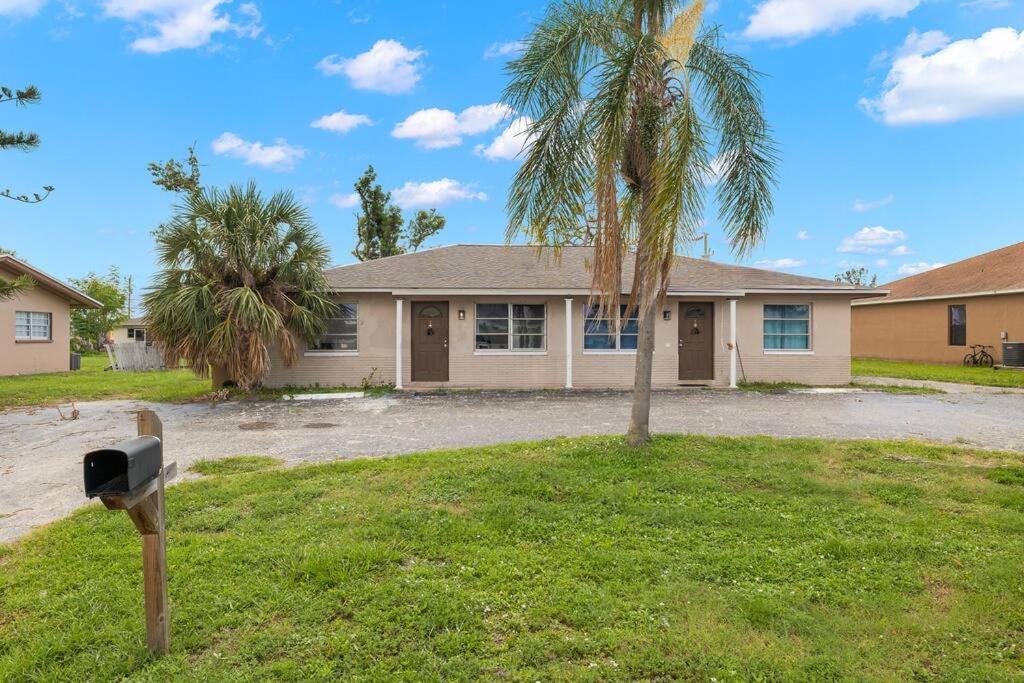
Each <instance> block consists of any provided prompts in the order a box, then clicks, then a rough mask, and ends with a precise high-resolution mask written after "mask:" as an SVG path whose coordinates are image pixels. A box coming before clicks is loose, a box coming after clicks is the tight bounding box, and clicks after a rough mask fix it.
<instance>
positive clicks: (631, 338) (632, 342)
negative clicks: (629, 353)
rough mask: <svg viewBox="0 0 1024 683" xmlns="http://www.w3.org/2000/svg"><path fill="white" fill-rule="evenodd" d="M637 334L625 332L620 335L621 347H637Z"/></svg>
mask: <svg viewBox="0 0 1024 683" xmlns="http://www.w3.org/2000/svg"><path fill="white" fill-rule="evenodd" d="M636 340H637V335H635V334H624V335H622V336H621V337H620V344H619V348H620V349H634V350H635V349H636Z"/></svg>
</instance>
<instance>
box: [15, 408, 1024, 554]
mask: <svg viewBox="0 0 1024 683" xmlns="http://www.w3.org/2000/svg"><path fill="white" fill-rule="evenodd" d="M653 404H654V405H653V409H652V415H651V426H652V429H653V430H654V431H657V432H683V433H694V434H709V435H751V434H766V435H770V436H779V437H791V436H811V437H833V438H913V439H923V440H931V441H942V442H956V443H965V444H971V445H977V446H981V447H985V448H994V449H1007V450H1017V451H1024V396H1020V395H1010V394H1006V395H1003V394H962V395H953V394H950V395H936V396H916V395H893V394H884V393H876V392H863V393H839V394H803V393H791V394H782V395H775V394H756V393H748V392H743V391H738V392H729V391H708V390H693V391H679V392H670V393H658V394H657V395H656V396H655V397H654V401H653ZM79 408H80V410H81V418H80V419H78V420H74V421H70V420H68V421H62V420H61V419H60V416H59V415H58V414H57V411H56V410H55V409H52V408H39V409H33V410H15V411H8V412H5V413H0V542H2V541H10V540H13V539H16V538H18V537H19V536H21V535H23V534H24V533H26V532H27V531H29V530H30V529H32V528H34V527H36V526H39V525H41V524H45V523H47V522H50V521H52V520H54V519H58V518H60V517H62V516H64V515H66V514H67V513H69V512H71V511H72V510H74V509H75V508H77V507H79V506H81V505H83V504H84V503H85V502H86V501H85V497H84V493H83V491H82V467H81V461H82V455H83V454H84V453H85V452H86V451H88V450H91V449H93V448H98V447H101V446H105V445H110V444H112V443H115V442H117V441H119V440H121V439H125V438H128V437H131V436H134V429H135V420H134V415H133V414H132V413H133V411H136V410H139V409H143V408H151V409H153V410H156V411H157V413H158V414H159V415H160V417H161V419H162V420H163V422H164V438H165V447H166V457H167V459H168V460H177V461H178V464H179V468H180V471H183V472H184V471H185V470H186V469H187V468H188V466H189V465H190V464H191V463H192V462H194V461H195V460H198V459H202V458H222V457H227V456H232V455H272V456H275V457H278V458H281V459H283V460H285V461H286V462H288V463H299V462H318V461H326V460H338V459H348V458H357V457H364V456H379V455H388V454H395V453H407V452H410V451H420V450H427V449H436V448H455V447H461V446H475V445H485V444H495V443H502V442H509V441H527V440H532V439H543V438H549V437H554V436H579V435H590V434H620V433H622V432H623V431H624V429H625V427H626V422H627V418H628V413H629V395H628V394H624V393H618V392H607V393H585V392H576V393H560V392H537V393H476V392H472V393H453V394H450V395H426V396H415V395H395V396H388V397H384V398H364V399H352V400H345V401H297V402H284V401H281V402H265V403H263V402H229V403H222V404H213V405H211V404H205V403H200V404H186V405H169V404H146V403H141V402H136V401H96V402H91V403H82V404H79ZM186 476H188V475H186Z"/></svg>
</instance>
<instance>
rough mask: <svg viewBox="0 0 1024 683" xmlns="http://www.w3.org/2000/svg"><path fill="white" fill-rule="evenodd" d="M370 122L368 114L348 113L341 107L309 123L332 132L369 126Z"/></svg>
mask: <svg viewBox="0 0 1024 683" xmlns="http://www.w3.org/2000/svg"><path fill="white" fill-rule="evenodd" d="M371 124H373V121H371V120H370V117H369V116H364V115H362V114H349V113H348V112H346V111H345V110H344V109H341V110H338V111H336V112H334V113H333V114H325V115H324V116H321V117H320V118H318V119H317V120H316V121H314V122H313V123H311V124H309V125H311V126H313V127H314V128H320V129H321V130H329V131H331V132H333V133H347V132H349V131H350V130H352V129H353V128H358V127H359V126H369V125H371Z"/></svg>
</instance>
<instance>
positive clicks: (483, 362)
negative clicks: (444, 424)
mask: <svg viewBox="0 0 1024 683" xmlns="http://www.w3.org/2000/svg"><path fill="white" fill-rule="evenodd" d="M592 256H593V249H592V248H590V247H566V248H564V249H563V250H562V251H561V253H560V254H558V255H557V256H556V254H555V253H554V251H553V250H552V249H551V248H538V247H532V246H494V245H455V246H448V247H440V248H437V249H429V250H425V251H420V252H417V253H410V254H404V255H401V256H392V257H388V258H383V259H379V260H376V261H367V262H364V263H356V264H352V265H347V266H340V267H337V268H333V269H330V270H328V271H327V272H326V277H327V281H328V284H329V286H330V287H331V289H332V291H333V293H334V296H335V297H336V301H337V302H338V303H339V304H340V313H339V315H338V317H337V318H336V319H334V320H331V321H330V323H329V326H328V330H327V333H326V334H325V335H324V336H323V337H322V338H321V339H320V340H319V342H318V343H316V344H314V345H313V346H311V347H310V348H307V349H306V350H305V351H304V352H303V353H302V354H300V358H299V359H298V362H297V363H295V364H293V365H292V366H291V367H284V365H283V364H282V363H281V359H280V356H279V354H277V353H276V351H272V370H271V372H270V375H269V378H268V380H267V383H268V384H269V385H271V386H288V385H293V386H303V385H320V386H354V385H359V384H360V383H361V382H362V381H363V380H364V379H365V380H367V381H371V382H382V383H384V382H386V383H393V384H395V385H396V386H397V387H399V388H408V389H415V388H420V387H478V388H522V389H535V388H545V387H547V388H561V387H565V388H572V387H579V388H628V387H631V386H632V384H633V373H634V367H635V355H636V351H635V349H636V346H637V321H636V319H635V318H632V317H630V315H629V313H628V312H627V311H626V306H625V304H626V302H627V300H628V292H629V289H630V281H629V274H631V273H632V270H633V265H632V257H631V256H630V257H627V259H626V263H625V264H624V277H625V281H624V283H623V299H622V303H623V305H622V306H621V307H620V311H619V314H618V315H619V316H621V317H620V321H619V325H617V326H616V325H614V324H612V323H611V321H609V320H605V319H601V318H599V317H597V314H596V312H595V311H594V310H593V309H591V308H588V305H587V302H588V298H589V295H590V286H591V273H590V269H589V265H590V263H591V260H592ZM872 293H878V291H877V290H874V289H871V288H865V287H855V286H851V285H845V284H838V283H836V282H833V281H831V280H820V279H817V278H810V277H802V276H798V275H789V274H786V273H779V272H774V271H766V270H757V269H754V268H744V267H740V266H733V265H725V264H720V263H712V262H710V261H704V260H699V259H693V258H684V257H678V258H677V259H676V264H675V267H674V268H673V270H672V273H671V282H670V284H669V288H668V299H667V301H666V303H665V305H664V307H663V308H664V310H661V311H658V314H657V327H656V330H655V345H656V347H655V353H654V371H653V383H654V386H655V387H659V388H668V387H677V386H679V385H686V384H706V385H713V386H735V385H736V383H737V382H738V381H743V380H746V381H764V382H781V381H789V382H802V383H807V384H833V385H838V384H846V383H848V382H849V381H850V301H851V299H853V298H855V297H863V296H865V295H866V294H872Z"/></svg>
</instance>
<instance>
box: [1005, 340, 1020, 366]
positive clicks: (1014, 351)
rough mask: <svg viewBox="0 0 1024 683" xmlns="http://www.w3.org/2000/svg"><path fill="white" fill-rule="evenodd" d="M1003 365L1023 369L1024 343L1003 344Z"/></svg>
mask: <svg viewBox="0 0 1024 683" xmlns="http://www.w3.org/2000/svg"><path fill="white" fill-rule="evenodd" d="M1003 365H1005V366H1006V367H1009V368H1024V342H1003Z"/></svg>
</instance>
